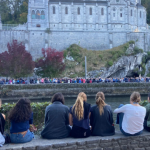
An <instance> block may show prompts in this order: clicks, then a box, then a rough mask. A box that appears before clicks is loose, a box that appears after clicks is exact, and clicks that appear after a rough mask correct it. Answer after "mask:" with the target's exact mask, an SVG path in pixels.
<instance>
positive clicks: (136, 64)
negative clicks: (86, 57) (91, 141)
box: [88, 44, 150, 78]
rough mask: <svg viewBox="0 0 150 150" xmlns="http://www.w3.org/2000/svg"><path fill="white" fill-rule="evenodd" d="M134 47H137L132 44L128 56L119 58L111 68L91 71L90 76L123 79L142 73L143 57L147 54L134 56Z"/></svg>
mask: <svg viewBox="0 0 150 150" xmlns="http://www.w3.org/2000/svg"><path fill="white" fill-rule="evenodd" d="M134 47H135V45H134V44H131V45H130V46H129V48H128V49H127V51H126V54H127V56H122V57H121V58H119V59H118V61H116V62H115V63H114V64H113V65H112V66H111V67H109V68H105V67H103V68H101V69H100V70H95V71H91V72H89V73H88V75H89V76H92V77H96V76H98V75H99V76H101V77H102V78H107V77H116V78H123V77H125V76H129V77H130V76H134V75H136V74H137V70H138V71H140V70H141V69H142V68H141V64H142V57H143V55H145V53H139V54H136V55H134ZM149 66H150V63H149ZM147 68H148V67H147ZM147 70H148V69H147ZM147 72H148V71H147Z"/></svg>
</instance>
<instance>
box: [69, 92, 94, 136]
mask: <svg viewBox="0 0 150 150" xmlns="http://www.w3.org/2000/svg"><path fill="white" fill-rule="evenodd" d="M86 101H87V96H86V94H85V93H83V92H81V93H79V94H78V97H77V100H76V102H75V104H74V105H73V107H71V108H70V114H69V124H70V126H72V130H71V136H72V137H74V138H85V137H89V136H90V135H91V130H90V127H89V114H90V108H91V105H90V104H88V103H86Z"/></svg>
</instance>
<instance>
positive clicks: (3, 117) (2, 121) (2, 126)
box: [0, 99, 5, 135]
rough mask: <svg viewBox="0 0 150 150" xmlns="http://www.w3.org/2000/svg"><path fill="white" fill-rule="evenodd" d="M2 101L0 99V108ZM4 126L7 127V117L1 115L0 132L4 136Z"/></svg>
mask: <svg viewBox="0 0 150 150" xmlns="http://www.w3.org/2000/svg"><path fill="white" fill-rule="evenodd" d="M1 104H2V101H1V99H0V108H1ZM4 126H5V115H4V114H1V113H0V132H1V134H2V135H3V133H4Z"/></svg>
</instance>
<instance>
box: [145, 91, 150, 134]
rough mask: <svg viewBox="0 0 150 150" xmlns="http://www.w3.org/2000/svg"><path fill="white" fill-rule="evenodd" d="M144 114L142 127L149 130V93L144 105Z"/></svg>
mask: <svg viewBox="0 0 150 150" xmlns="http://www.w3.org/2000/svg"><path fill="white" fill-rule="evenodd" d="M145 108H146V116H145V120H144V129H145V130H147V131H148V132H150V93H149V94H148V104H147V105H146V106H145Z"/></svg>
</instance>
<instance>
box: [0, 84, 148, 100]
mask: <svg viewBox="0 0 150 150" xmlns="http://www.w3.org/2000/svg"><path fill="white" fill-rule="evenodd" d="M99 91H102V92H104V93H105V95H130V94H131V93H132V92H134V91H138V92H140V93H141V94H148V93H149V92H150V83H95V84H94V83H92V84H37V85H2V86H0V96H1V98H2V99H3V100H18V99H19V98H21V97H27V98H29V99H31V100H32V99H46V98H51V97H52V96H53V95H54V94H55V93H57V92H61V93H62V94H64V96H65V97H76V96H77V95H78V94H79V92H85V93H86V94H87V96H95V95H96V93H97V92H99Z"/></svg>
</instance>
